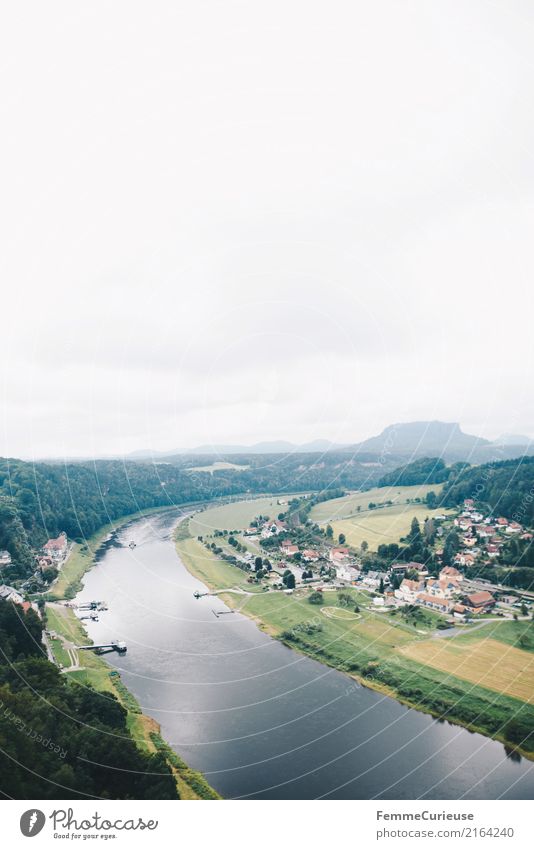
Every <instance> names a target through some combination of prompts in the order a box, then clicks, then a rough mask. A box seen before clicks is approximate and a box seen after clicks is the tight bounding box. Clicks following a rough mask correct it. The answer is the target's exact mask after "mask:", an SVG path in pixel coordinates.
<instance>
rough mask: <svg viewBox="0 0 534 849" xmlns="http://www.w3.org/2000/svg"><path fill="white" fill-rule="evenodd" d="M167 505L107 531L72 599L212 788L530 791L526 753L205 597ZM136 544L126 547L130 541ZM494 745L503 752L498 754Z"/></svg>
mask: <svg viewBox="0 0 534 849" xmlns="http://www.w3.org/2000/svg"><path fill="white" fill-rule="evenodd" d="M175 521H176V515H174V514H169V513H167V514H165V515H160V516H151V517H150V518H148V519H141V520H137V521H135V522H133V523H131V524H130V525H129V526H128V527H127V528H124V529H122V530H121V531H120V532H119V533H118V534H116V535H115V537H114V538H112V539H111V540H109V543H107V544H106V547H105V549H104V550H103V551H102V552H101V556H100V559H99V562H98V563H97V565H96V566H95V567H94V568H93V569H92V571H91V572H90V573H88V574H87V575H86V578H85V586H84V589H83V591H82V592H81V593H80V595H79V596H78V598H79V599H84V600H89V599H104V600H105V601H106V602H107V603H108V606H109V610H108V611H105V612H103V613H101V614H100V621H99V622H98V623H93V622H86V623H85V626H86V628H87V630H88V631H89V633H90V635H91V637H92V638H93V639H95V640H97V641H98V642H108V641H110V640H112V639H117V640H124V641H125V642H126V643H127V645H128V653H127V654H126V655H124V656H122V657H120V656H118V655H116V654H114V655H113V656H111V657H110V658H108V660H109V662H110V663H113V664H114V665H116V666H117V668H120V670H121V673H122V677H123V679H124V682H125V684H126V685H127V686H128V687H129V688H130V689H131V690H132V692H133V693H134V694H135V695H136V697H137V698H138V699H139V701H140V703H141V705H142V708H143V710H144V711H145V712H146V713H147V714H149V715H150V716H153V717H154V718H155V719H156V720H157V721H158V722H159V723H160V724H161V727H162V733H163V735H164V737H165V738H166V739H167V740H168V741H169V742H170V743H171V745H172V746H173V748H174V749H175V750H176V751H177V752H178V753H179V754H180V755H181V756H183V757H184V759H185V760H186V761H187V762H188V763H189V764H190V765H191V766H192V767H194V768H196V769H200V770H202V772H204V773H205V775H206V777H207V779H208V781H209V782H210V783H211V784H212V785H213V786H214V787H215V788H216V789H217V790H218V791H219V792H220V793H221V794H222V795H223V796H225V797H227V798H229V797H255V798H260V799H268V798H289V799H309V798H318V797H325V798H339V799H360V798H374V797H380V798H394V799H395V798H396V799H414V798H428V799H437V798H449V799H459V798H466V799H469V798H497V797H500V796H502V797H504V798H518V799H519V798H532V797H533V795H534V763H533V762H530V761H526V760H522V761H521V760H520V759H519V760H518V759H516V758H515V757H513V756H507V752H506V751H505V749H504V747H503V746H502V745H501V744H500V743H497V742H495V741H493V740H489V739H487V738H485V737H482V736H481V735H478V734H473V733H471V732H469V731H467V730H465V729H463V728H460V727H458V726H453V725H450V724H449V723H447V722H438V721H436V720H434V719H432V717H429V716H426V715H425V714H421V713H418V712H417V711H413V710H409V709H407V708H406V707H404V706H402V705H400V704H398V703H397V702H395V701H394V700H392V699H389V698H387V697H385V696H383V695H381V694H379V693H376V692H374V691H372V690H368V689H366V688H365V687H361V686H359V685H357V684H356V683H355V682H354V681H352V680H351V679H350V678H348V677H347V676H345V675H343V674H341V673H339V672H336V671H335V670H332V669H329V668H328V667H325V666H322V665H321V664H319V663H316V662H315V661H312V660H310V659H309V658H306V657H304V656H302V655H300V654H297V653H296V652H293V651H292V650H290V649H288V648H286V647H285V646H283V645H282V644H281V643H279V642H277V641H276V640H272V639H271V638H270V637H268V636H267V635H265V634H264V633H262V632H261V631H260V630H259V629H258V628H257V627H256V625H255V624H254V623H253V622H251V621H250V620H249V619H247V618H246V617H244V616H241V615H240V614H239V613H234V614H233V615H223V616H219V617H215V616H214V615H213V612H212V610H213V608H214V607H216V609H217V611H226V610H228V608H226V607H225V606H224V604H222V602H221V601H220V600H217V601H216V603H214V599H213V597H205V598H200V599H195V598H193V592H195V591H196V590H197V591H198V590H199V591H203V589H205V588H204V587H203V585H202V584H201V583H200V582H199V581H197V580H196V579H195V578H193V577H192V576H191V575H190V574H189V573H188V572H187V570H186V569H185V567H184V566H183V565H182V563H181V562H180V560H179V558H178V557H177V555H176V551H175V548H174V544H173V541H172V537H171V529H172V525H173V523H174V522H175ZM132 540H133V541H134V542H135V543H136V546H135V548H133V549H131V548H129V546H128V544H129V542H130V541H132ZM508 755H511V753H510V752H509V753H508Z"/></svg>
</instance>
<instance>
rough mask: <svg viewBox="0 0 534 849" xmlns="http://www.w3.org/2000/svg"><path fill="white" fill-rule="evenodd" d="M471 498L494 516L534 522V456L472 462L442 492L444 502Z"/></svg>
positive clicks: (454, 503)
mask: <svg viewBox="0 0 534 849" xmlns="http://www.w3.org/2000/svg"><path fill="white" fill-rule="evenodd" d="M466 498H472V499H474V501H475V503H477V504H478V505H479V506H480V507H482V508H484V509H485V510H488V509H489V511H490V512H491V513H492V514H493V515H494V516H504V517H505V518H506V519H510V520H514V521H516V522H519V523H520V524H522V525H528V526H532V524H534V457H522V458H521V459H519V460H505V461H503V462H499V463H487V464H485V465H484V466H471V467H470V468H466V469H464V470H463V472H462V473H461V474H459V475H457V476H456V477H455V478H454V479H452V478H451V479H449V480H448V481H447V483H446V484H445V487H444V489H443V493H442V502H443V504H445V506H448V507H453V506H455V505H456V504H460V503H461V502H462V501H463V500H464V499H466Z"/></svg>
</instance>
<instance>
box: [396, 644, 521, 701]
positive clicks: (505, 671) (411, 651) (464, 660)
mask: <svg viewBox="0 0 534 849" xmlns="http://www.w3.org/2000/svg"><path fill="white" fill-rule="evenodd" d="M478 633H480V631H479V632H478ZM402 651H403V653H404V654H406V655H407V656H408V657H409V658H411V659H412V660H417V661H419V662H420V663H424V664H425V665H427V666H432V667H433V668H435V669H439V670H441V671H442V672H449V673H451V674H453V675H455V676H456V677H458V678H462V679H464V680H465V681H469V682H471V683H472V684H477V685H479V686H481V687H487V688H488V689H490V690H496V692H498V693H504V694H505V695H507V696H512V697H513V698H515V699H521V701H524V702H530V703H534V657H533V656H532V655H531V654H530V655H529V654H528V652H525V651H522V650H521V649H516V648H514V647H513V646H503V644H502V643H500V642H498V641H497V640H492V639H491V638H479V639H478V640H471V641H469V642H467V643H466V642H463V643H462V642H459V641H456V640H425V641H424V642H417V643H411V644H410V645H409V646H405V647H403V649H402Z"/></svg>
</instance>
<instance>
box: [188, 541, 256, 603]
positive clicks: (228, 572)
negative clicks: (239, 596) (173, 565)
mask: <svg viewBox="0 0 534 849" xmlns="http://www.w3.org/2000/svg"><path fill="white" fill-rule="evenodd" d="M176 550H177V552H178V554H179V555H180V559H181V560H183V562H184V564H185V566H186V568H187V569H189V571H190V572H192V573H193V574H194V575H196V576H197V578H200V580H201V581H202V582H203V583H204V584H206V586H207V587H209V588H210V589H211V590H222V589H229V588H231V587H241V589H244V590H246V591H247V592H261V587H260V586H259V585H258V584H249V583H248V582H247V578H248V576H249V572H244V571H243V570H242V569H238V568H237V566H232V564H231V563H226V562H225V561H224V560H219V558H218V557H217V555H216V554H213V553H212V552H210V551H208V549H207V548H206V546H205V545H203V544H202V543H201V542H198V540H196V539H183V537H182V538H180V537H177V539H176Z"/></svg>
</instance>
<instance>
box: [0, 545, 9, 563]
mask: <svg viewBox="0 0 534 849" xmlns="http://www.w3.org/2000/svg"><path fill="white" fill-rule="evenodd" d="M2 566H11V554H10V553H9V551H6V549H5V548H4V550H3V551H0V567H2Z"/></svg>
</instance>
